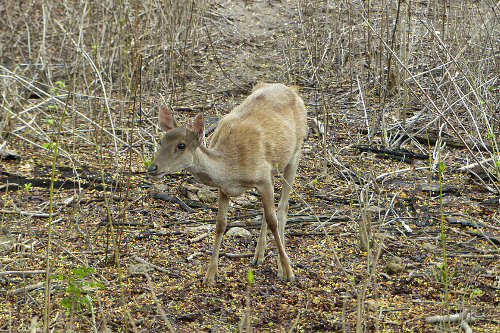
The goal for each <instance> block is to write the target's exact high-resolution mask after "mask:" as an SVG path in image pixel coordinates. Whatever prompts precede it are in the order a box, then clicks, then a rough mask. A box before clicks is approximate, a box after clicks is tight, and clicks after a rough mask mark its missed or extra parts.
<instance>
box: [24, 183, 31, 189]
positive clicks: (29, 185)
mask: <svg viewBox="0 0 500 333" xmlns="http://www.w3.org/2000/svg"><path fill="white" fill-rule="evenodd" d="M30 187H31V183H27V184H24V188H25V189H26V191H29V190H30Z"/></svg>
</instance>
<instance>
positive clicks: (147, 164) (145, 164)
mask: <svg viewBox="0 0 500 333" xmlns="http://www.w3.org/2000/svg"><path fill="white" fill-rule="evenodd" d="M142 163H144V166H145V167H146V168H147V167H148V166H150V165H151V163H153V160H146V159H144V160H143V161H142Z"/></svg>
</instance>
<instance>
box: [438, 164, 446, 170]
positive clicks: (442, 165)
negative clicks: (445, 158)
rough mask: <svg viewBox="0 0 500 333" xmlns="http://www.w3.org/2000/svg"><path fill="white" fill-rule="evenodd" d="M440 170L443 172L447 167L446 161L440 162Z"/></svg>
mask: <svg viewBox="0 0 500 333" xmlns="http://www.w3.org/2000/svg"><path fill="white" fill-rule="evenodd" d="M438 169H439V172H441V173H443V171H444V169H446V164H445V163H444V162H439V167H438Z"/></svg>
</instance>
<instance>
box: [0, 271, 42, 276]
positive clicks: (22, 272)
mask: <svg viewBox="0 0 500 333" xmlns="http://www.w3.org/2000/svg"><path fill="white" fill-rule="evenodd" d="M10 274H15V275H27V274H45V271H5V272H0V276H1V275H10Z"/></svg>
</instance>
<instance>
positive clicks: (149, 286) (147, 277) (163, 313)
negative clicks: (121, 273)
mask: <svg viewBox="0 0 500 333" xmlns="http://www.w3.org/2000/svg"><path fill="white" fill-rule="evenodd" d="M134 259H135V260H138V259H139V261H144V262H145V263H146V264H147V265H151V264H149V263H147V262H146V261H145V260H142V259H141V258H138V257H134ZM151 266H153V267H154V265H151ZM155 268H156V267H155ZM137 274H140V275H143V276H145V277H146V280H147V282H148V288H149V290H150V292H151V296H152V297H153V300H154V302H155V304H156V308H157V309H158V313H159V314H160V316H161V317H162V318H163V321H165V323H166V324H167V327H168V329H169V330H170V332H175V330H174V328H173V326H172V324H171V323H170V320H168V317H167V314H166V313H165V311H164V310H163V308H162V307H161V304H160V302H159V301H158V298H157V297H156V292H155V286H154V285H153V280H151V277H150V276H149V274H148V273H147V272H139V273H137Z"/></svg>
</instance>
